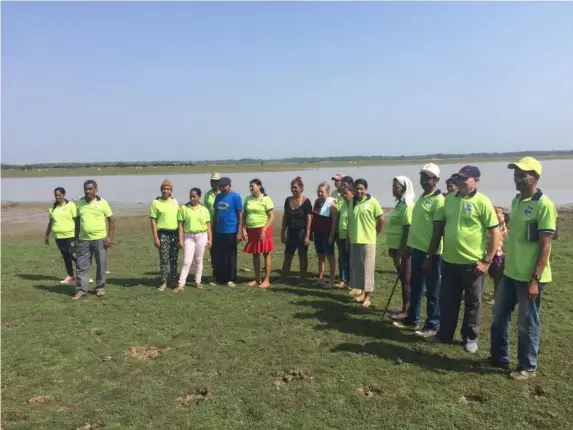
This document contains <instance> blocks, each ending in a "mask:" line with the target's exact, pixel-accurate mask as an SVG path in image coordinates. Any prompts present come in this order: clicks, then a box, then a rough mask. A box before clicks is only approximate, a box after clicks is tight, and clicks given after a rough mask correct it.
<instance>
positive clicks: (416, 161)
mask: <svg viewBox="0 0 573 430" xmlns="http://www.w3.org/2000/svg"><path fill="white" fill-rule="evenodd" d="M518 154H521V155H518ZM521 156H523V154H522V153H516V154H515V155H512V154H503V155H502V154H500V155H497V154H491V155H487V156H460V157H444V158H436V157H432V156H428V158H423V157H420V158H417V157H416V158H395V159H382V160H380V159H378V160H376V159H375V160H369V159H363V160H358V161H353V160H339V161H325V162H311V161H307V162H300V163H286V162H285V163H281V162H273V163H265V162H260V163H257V164H254V163H252V164H247V163H235V164H231V163H229V164H201V165H193V166H168V165H160V166H153V165H145V166H109V165H105V164H104V165H101V166H97V165H93V166H91V167H69V168H68V167H42V168H39V167H25V168H24V167H18V168H16V167H11V168H2V171H1V177H2V178H3V179H8V178H44V177H75V176H85V177H88V176H89V177H101V176H120V175H166V174H169V175H175V174H187V175H192V174H207V173H210V172H221V173H229V174H230V173H246V172H287V171H305V170H309V169H312V170H315V169H337V168H343V167H376V166H400V165H421V164H424V163H428V162H435V163H436V164H469V163H476V164H477V163H492V162H504V161H505V162H509V161H515V160H516V158H519V157H521ZM349 158H350V157H349ZM536 158H538V159H540V160H568V159H572V158H573V152H572V153H570V154H561V155H536ZM94 164H96V163H94Z"/></svg>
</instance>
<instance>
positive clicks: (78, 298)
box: [72, 294, 84, 300]
mask: <svg viewBox="0 0 573 430" xmlns="http://www.w3.org/2000/svg"><path fill="white" fill-rule="evenodd" d="M83 297H84V296H83V295H82V294H74V295H73V296H72V300H81V299H82V298H83Z"/></svg>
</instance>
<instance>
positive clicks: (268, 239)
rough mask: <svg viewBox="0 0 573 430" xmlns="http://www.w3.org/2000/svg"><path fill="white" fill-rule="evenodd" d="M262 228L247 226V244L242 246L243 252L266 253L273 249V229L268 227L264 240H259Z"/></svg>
mask: <svg viewBox="0 0 573 430" xmlns="http://www.w3.org/2000/svg"><path fill="white" fill-rule="evenodd" d="M262 232H263V228H262V227H259V228H247V236H248V237H249V239H248V241H247V244H246V245H245V247H244V248H243V252H244V253H245V254H267V253H269V252H273V251H274V249H275V248H274V244H273V231H272V229H271V228H268V229H267V231H266V233H265V240H263V241H261V234H262Z"/></svg>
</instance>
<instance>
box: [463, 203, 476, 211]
mask: <svg viewBox="0 0 573 430" xmlns="http://www.w3.org/2000/svg"><path fill="white" fill-rule="evenodd" d="M473 208H474V206H473V205H472V204H471V203H466V204H465V205H464V210H465V211H466V212H467V213H471V212H472V209H473Z"/></svg>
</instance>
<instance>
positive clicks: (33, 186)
mask: <svg viewBox="0 0 573 430" xmlns="http://www.w3.org/2000/svg"><path fill="white" fill-rule="evenodd" d="M439 166H440V168H441V170H442V177H443V178H447V177H449V176H450V175H451V174H452V173H454V172H456V171H457V170H459V168H460V167H462V166H461V165H460V164H454V165H446V164H439ZM478 166H479V167H480V169H481V172H482V180H481V182H480V185H479V190H480V191H481V192H483V193H484V194H486V195H487V196H488V197H489V198H490V199H491V200H492V201H493V203H494V204H496V205H503V206H508V205H509V203H510V201H511V199H512V198H513V197H514V196H515V194H516V191H515V187H514V184H513V175H512V171H511V170H509V169H507V163H506V162H495V163H481V164H478ZM543 168H544V172H543V177H542V179H541V181H540V188H542V189H543V191H544V193H546V194H547V195H548V196H549V197H550V198H551V199H552V200H553V201H554V202H555V203H556V204H557V205H564V204H571V203H573V193H572V191H573V187H572V186H571V185H570V183H569V182H568V180H567V179H566V178H567V177H568V176H569V175H570V172H571V171H573V160H551V161H545V162H544V163H543ZM419 169H420V166H414V165H412V166H376V167H352V165H349V166H348V167H347V168H339V169H337V171H340V172H342V173H344V174H347V175H350V176H352V177H353V178H355V179H356V178H365V179H366V180H367V181H368V185H369V191H370V193H371V194H372V195H373V196H375V197H376V198H378V199H379V200H380V202H381V204H382V205H383V206H392V205H393V204H394V199H393V197H392V194H391V185H392V178H394V177H395V176H398V175H405V176H408V177H409V178H410V179H411V180H412V181H413V182H414V184H415V186H416V194H419V193H420V191H421V188H420V185H419V180H418V173H419ZM221 173H222V174H223V175H224V172H221ZM335 173H336V171H335V170H331V169H328V170H325V169H314V170H301V171H300V172H250V173H234V174H232V175H230V176H231V179H232V181H233V189H234V190H235V191H237V192H238V193H239V194H241V195H242V196H246V195H248V194H249V181H250V180H251V179H253V178H259V179H260V180H261V181H262V182H263V185H264V187H265V189H266V192H267V194H269V195H270V196H271V197H272V198H273V200H274V201H275V205H276V206H277V207H282V205H283V202H284V199H285V198H286V197H287V196H288V195H290V181H291V180H292V179H293V178H294V177H295V176H296V175H297V174H298V175H300V176H302V178H303V180H304V183H305V187H306V194H307V195H309V196H312V197H314V196H315V190H316V186H317V185H318V184H319V183H320V182H321V181H327V182H329V183H330V184H332V182H331V181H330V178H331V177H332V176H334V174H335ZM168 177H169V179H171V180H172V181H173V183H174V196H175V197H176V198H177V200H179V202H181V203H183V202H186V201H187V199H188V191H189V189H190V188H191V187H199V188H201V189H202V190H203V192H206V191H207V190H208V189H209V175H208V174H189V175H168ZM85 179H88V178H82V177H60V178H10V179H2V200H3V201H5V200H10V201H14V202H38V201H48V200H51V199H52V198H53V195H52V191H53V189H54V188H55V187H58V186H62V187H64V188H66V190H67V193H68V197H73V198H75V197H81V196H82V195H83V190H82V184H83V181H84V180H85ZM95 179H96V180H97V182H98V187H99V191H100V195H101V196H102V197H104V198H106V199H107V200H108V201H110V202H111V203H127V204H143V205H147V204H149V202H150V201H151V200H152V199H153V198H155V197H157V196H158V195H160V192H159V187H160V184H161V182H162V181H163V179H164V176H163V175H145V176H143V175H142V176H102V177H97V178H95ZM440 185H441V187H443V188H445V184H444V183H443V181H441V182H440Z"/></svg>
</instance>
